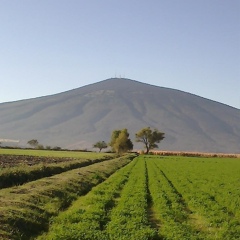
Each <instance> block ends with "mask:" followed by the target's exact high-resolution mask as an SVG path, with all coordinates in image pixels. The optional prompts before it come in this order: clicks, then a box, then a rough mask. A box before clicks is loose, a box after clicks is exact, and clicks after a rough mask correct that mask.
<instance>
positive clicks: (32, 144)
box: [27, 139, 39, 148]
mask: <svg viewBox="0 0 240 240" xmlns="http://www.w3.org/2000/svg"><path fill="white" fill-rule="evenodd" d="M27 143H28V144H29V145H30V146H32V147H34V148H37V146H38V145H39V142H38V140H37V139H32V140H29V141H28V142H27Z"/></svg>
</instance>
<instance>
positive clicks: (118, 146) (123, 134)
mask: <svg viewBox="0 0 240 240" xmlns="http://www.w3.org/2000/svg"><path fill="white" fill-rule="evenodd" d="M109 145H110V146H111V147H112V150H113V151H115V152H116V153H117V154H120V155H121V154H123V153H124V152H127V151H129V150H132V149H133V143H132V141H131V139H129V133H128V131H127V129H126V128H124V129H122V130H114V131H113V132H112V137H111V142H110V143H109Z"/></svg>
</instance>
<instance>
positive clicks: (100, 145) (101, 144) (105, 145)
mask: <svg viewBox="0 0 240 240" xmlns="http://www.w3.org/2000/svg"><path fill="white" fill-rule="evenodd" d="M93 147H94V148H99V152H101V151H102V149H103V148H107V147H108V146H107V144H106V143H105V142H104V141H98V142H96V143H95V144H93Z"/></svg>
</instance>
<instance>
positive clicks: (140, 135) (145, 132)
mask: <svg viewBox="0 0 240 240" xmlns="http://www.w3.org/2000/svg"><path fill="white" fill-rule="evenodd" d="M135 136H136V142H142V143H143V144H144V145H145V146H144V147H145V148H146V154H148V153H149V150H150V149H153V148H158V145H157V144H156V143H160V142H161V141H162V140H163V139H164V133H162V132H159V131H158V130H157V129H154V130H151V129H150V127H146V128H143V129H141V130H140V131H139V132H137V133H136V134H135Z"/></svg>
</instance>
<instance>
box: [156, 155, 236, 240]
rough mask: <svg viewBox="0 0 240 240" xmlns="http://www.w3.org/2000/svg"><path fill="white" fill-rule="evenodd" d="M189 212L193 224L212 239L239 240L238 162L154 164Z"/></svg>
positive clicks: (203, 161) (194, 161)
mask: <svg viewBox="0 0 240 240" xmlns="http://www.w3.org/2000/svg"><path fill="white" fill-rule="evenodd" d="M157 165H158V166H159V167H160V168H161V169H162V170H163V171H165V172H166V173H167V175H168V177H169V178H170V179H171V181H172V183H173V184H174V186H175V187H176V188H177V189H178V191H180V192H181V194H182V196H183V197H184V199H185V200H186V201H187V203H188V206H189V207H190V208H191V209H192V211H193V213H192V221H193V222H195V223H196V224H197V225H198V228H199V229H202V231H205V232H206V233H207V234H208V235H211V236H213V235H214V237H215V239H240V220H239V219H240V218H239V217H240V212H239V206H240V188H239V187H238V186H239V174H240V172H239V165H240V163H239V161H238V160H230V159H228V160H227V161H224V160H218V161H213V160H212V161H211V160H210V161H209V160H206V159H205V160H202V161H198V160H196V159H195V160H194V159H193V161H192V164H189V160H188V164H186V162H184V161H181V162H179V161H174V160H172V161H170V162H163V161H159V162H157Z"/></svg>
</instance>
